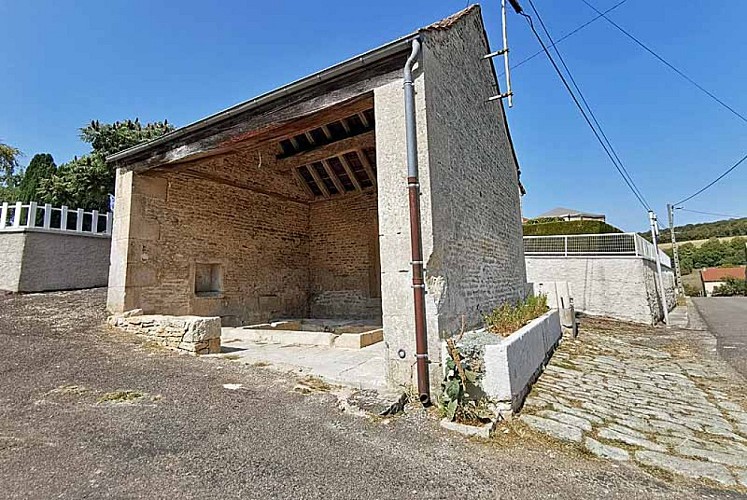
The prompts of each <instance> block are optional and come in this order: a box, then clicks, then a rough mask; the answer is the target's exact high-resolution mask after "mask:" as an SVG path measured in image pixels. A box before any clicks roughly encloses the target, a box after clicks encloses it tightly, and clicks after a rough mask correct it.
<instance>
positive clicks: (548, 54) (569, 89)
mask: <svg viewBox="0 0 747 500" xmlns="http://www.w3.org/2000/svg"><path fill="white" fill-rule="evenodd" d="M519 14H521V15H522V16H524V18H526V20H527V23H529V27H530V29H531V30H532V33H534V36H535V37H536V38H537V41H538V42H539V43H540V45H541V46H542V50H543V51H544V53H545V54H546V55H547V58H548V59H549V60H550V63H551V64H552V66H553V68H554V69H555V72H556V73H557V74H558V77H560V80H561V81H562V82H563V85H564V86H565V88H566V90H567V91H568V93H569V94H570V96H571V99H573V102H574V103H575V105H576V107H577V108H578V110H579V111H580V112H581V116H583V118H584V120H585V121H586V124H587V125H588V126H589V128H591V131H592V132H593V133H594V136H595V137H596V139H597V141H599V144H600V145H601V146H602V149H604V152H605V153H607V156H608V157H609V159H610V161H611V162H612V165H614V167H615V169H617V171H618V173H619V174H620V176H621V177H622V178H623V181H625V184H627V185H628V188H630V190H631V191H632V192H633V194H634V195H635V197H636V198H637V199H638V201H639V202H640V203H641V205H642V206H643V207H644V208H645V209H646V210H647V211H648V210H649V206H648V204H647V203H646V202H645V201H644V200H643V198H642V197H641V196H640V195H639V194H638V191H637V189H636V188H635V187H634V186H633V184H632V183H631V181H630V180H628V178H627V177H626V176H625V174H624V173H623V170H622V169H621V168H620V166H619V165H618V164H617V162H616V161H615V158H614V156H613V155H612V153H611V152H610V151H609V149H608V148H607V145H606V144H605V143H604V141H603V140H602V137H601V136H600V135H599V132H597V129H596V128H595V127H594V124H593V123H592V122H591V120H590V119H589V117H588V115H587V114H586V111H585V110H584V108H583V106H581V103H580V102H579V101H578V98H577V97H576V95H575V94H574V93H573V90H572V89H571V87H570V85H569V84H568V81H567V80H566V79H565V76H564V75H563V72H562V71H561V70H560V68H559V67H558V64H557V63H556V62H555V60H554V59H553V57H552V54H550V51H549V50H548V48H547V45H545V42H544V41H543V40H542V37H541V36H540V34H539V33H538V32H537V29H536V28H535V27H534V22H533V21H532V17H531V16H530V15H528V14H526V13H525V12H519ZM535 14H537V11H536V9H535ZM537 17H538V18H539V15H538V14H537Z"/></svg>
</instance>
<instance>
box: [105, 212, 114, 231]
mask: <svg viewBox="0 0 747 500" xmlns="http://www.w3.org/2000/svg"><path fill="white" fill-rule="evenodd" d="M112 222H113V219H112V213H111V212H108V213H107V214H106V234H112Z"/></svg>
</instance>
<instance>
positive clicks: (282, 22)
mask: <svg viewBox="0 0 747 500" xmlns="http://www.w3.org/2000/svg"><path fill="white" fill-rule="evenodd" d="M590 1H591V2H592V3H593V4H594V5H596V6H597V8H599V9H600V10H602V9H606V8H608V7H611V6H612V5H614V4H615V3H617V1H619V0H590ZM522 3H523V4H527V3H528V1H527V0H523V1H522ZM535 4H536V5H537V7H538V8H539V9H540V13H541V14H542V15H543V18H544V20H545V22H546V23H547V24H548V26H549V28H550V31H551V33H552V34H553V35H554V36H555V38H559V37H560V36H562V35H563V34H565V33H566V32H568V31H570V30H572V29H574V28H576V27H577V26H578V25H580V24H582V23H584V22H586V21H587V20H589V19H591V18H593V17H594V16H595V14H594V12H593V11H591V10H590V9H589V8H588V7H587V6H585V5H584V4H583V2H582V1H581V0H565V1H563V2H558V1H556V0H535ZM466 5H467V3H465V2H464V1H456V0H454V1H450V0H440V1H439V0H413V1H409V2H402V1H392V0H377V1H376V2H350V1H342V0H333V1H317V2H301V1H278V0H275V1H273V2H241V1H222V2H205V1H200V2H198V1H193V0H183V1H180V2H176V1H173V2H165V1H148V2H146V1H129V2H125V1H119V0H114V1H107V2H101V1H95V2H94V1H76V2H59V1H57V2H53V1H35V0H28V1H24V2H20V1H7V0H0V19H2V20H3V23H2V24H3V32H2V34H1V35H0V36H1V37H2V38H3V40H2V42H0V43H1V44H2V49H0V68H2V69H3V74H2V76H0V140H2V141H3V142H7V143H9V144H13V145H15V146H17V147H19V148H20V149H21V150H23V151H24V152H25V153H26V158H25V161H28V160H29V159H30V157H31V156H33V154H35V153H40V152H50V153H52V154H53V155H54V157H55V160H56V161H57V162H58V163H62V162H64V161H67V160H69V159H71V158H72V157H73V156H74V155H76V154H77V155H80V154H83V153H85V152H86V151H87V146H86V145H85V144H83V143H82V142H80V140H79V139H78V137H77V134H78V132H77V129H78V128H79V127H81V126H83V125H85V124H86V123H87V122H89V121H90V120H91V119H98V120H100V121H107V122H108V121H114V120H118V119H125V118H135V117H139V118H140V120H141V121H143V122H147V121H153V120H160V119H164V118H168V120H169V121H171V122H173V123H174V124H176V125H185V124H187V123H190V122H192V121H194V120H197V119H199V118H202V117H204V116H206V115H209V114H212V113H214V112H216V111H219V110H221V109H224V108H226V107H228V106H230V105H232V104H235V103H237V102H240V101H243V100H246V99H248V98H250V97H253V96H255V95H257V94H259V93H262V92H264V91H267V90H270V89H272V88H275V87H277V86H280V85H283V84H284V83H287V82H289V81H291V80H294V79H296V78H299V77H302V76H304V75H306V74H308V73H311V72H313V71H316V70H319V69H321V68H324V67H326V66H329V65H331V64H334V63H336V62H339V61H340V60H342V59H344V58H347V57H350V56H352V55H355V54H357V53H360V52H363V51H365V50H368V49H370V48H373V47H376V46H378V45H380V44H382V43H385V42H387V41H389V40H391V39H393V38H396V37H398V36H401V35H404V34H406V33H409V32H411V31H413V30H414V29H415V28H417V27H419V26H423V25H425V24H428V23H430V22H432V21H435V20H437V19H440V18H442V17H445V16H446V15H448V14H450V13H452V12H454V11H456V10H459V9H461V8H463V7H465V6H466ZM499 5H500V4H499V2H498V1H497V0H493V1H488V2H486V3H484V4H483V14H484V16H485V18H486V23H487V27H488V32H489V35H490V37H491V43H492V44H493V46H494V47H497V46H498V45H499V43H500V25H499V20H500V16H499ZM525 7H526V8H527V9H528V5H525ZM610 16H611V17H613V18H614V19H615V21H616V22H618V23H619V24H621V25H622V26H624V27H625V28H627V29H628V30H629V31H631V32H632V33H633V34H635V35H636V36H638V37H639V38H641V39H642V40H644V41H645V42H646V43H648V44H649V45H650V46H652V47H653V48H654V49H655V50H657V51H658V52H659V53H660V54H662V55H663V56H664V57H665V58H667V59H668V60H670V61H671V62H672V63H674V64H675V65H677V66H679V67H680V68H681V69H682V70H684V71H685V72H686V73H688V74H689V75H690V76H691V77H693V78H694V79H696V80H697V81H699V82H700V83H701V84H702V85H703V86H705V87H706V88H708V89H710V90H711V91H713V92H715V93H716V94H717V95H719V96H720V97H721V98H723V99H724V100H725V101H727V102H728V103H729V104H730V105H732V106H733V107H734V108H736V109H737V110H739V111H741V112H742V113H743V114H744V113H747V92H745V88H747V87H745V81H747V58H745V57H744V56H743V53H742V52H743V49H744V46H745V36H746V35H745V30H744V25H743V23H744V19H746V18H747V2H708V3H704V2H703V1H702V0H697V1H696V0H660V1H658V2H650V1H645V0H627V2H626V3H624V4H623V5H622V6H620V7H619V8H618V9H616V10H615V11H613V13H611V14H610ZM509 37H510V43H511V49H512V51H511V56H512V60H513V61H514V62H518V61H520V60H521V59H523V58H524V57H526V56H528V55H531V54H532V53H534V52H535V51H536V50H537V49H538V45H537V42H536V40H535V39H534V38H533V36H532V35H531V33H530V32H529V30H528V28H527V26H526V24H525V22H524V21H523V19H521V18H519V17H518V16H516V15H514V14H511V15H510V17H509ZM559 47H560V49H561V51H562V53H563V55H564V57H565V58H566V61H567V63H568V64H569V66H570V68H571V69H572V70H573V72H574V76H575V78H576V80H577V82H578V83H579V85H580V86H581V88H582V90H583V91H584V93H585V95H586V97H587V99H588V100H589V102H590V103H591V105H592V106H593V108H594V111H595V113H596V115H597V117H598V118H599V119H600V121H601V122H602V124H603V126H604V127H605V131H606V133H607V135H608V136H609V137H610V139H611V140H612V142H613V144H614V145H615V148H616V149H617V151H618V153H619V154H620V156H621V157H622V159H623V160H624V162H625V165H626V167H627V169H628V170H629V171H630V172H631V174H632V175H633V177H634V179H635V180H636V182H637V183H638V185H639V187H640V189H641V190H642V192H643V193H644V195H645V196H646V198H647V199H648V200H649V202H650V203H651V205H653V206H654V208H655V210H656V211H657V212H659V213H660V219H662V220H664V219H665V214H664V207H665V204H666V203H667V202H670V201H677V200H679V199H681V198H684V197H685V196H688V195H689V194H691V193H692V192H694V191H695V190H697V189H698V188H700V187H701V186H702V185H704V184H706V183H707V182H708V181H710V180H711V179H713V178H714V177H715V176H716V175H718V174H719V173H720V172H721V171H723V170H725V169H726V168H727V167H728V166H730V165H731V164H733V163H734V162H736V161H737V160H738V159H739V158H741V157H742V156H744V154H745V153H747V124H746V123H744V122H742V121H740V120H739V119H738V118H736V117H734V116H733V115H731V114H730V113H728V112H727V111H725V110H723V109H722V108H720V107H719V106H718V105H716V104H715V103H714V102H713V101H711V100H709V99H708V98H707V97H706V96H704V95H703V94H701V93H699V92H698V91H697V90H695V89H694V88H693V87H691V86H690V85H689V84H688V83H687V82H685V81H684V80H682V79H681V78H679V77H678V76H677V75H675V74H674V73H672V72H671V71H670V70H668V69H667V68H665V67H664V66H663V65H661V63H659V62H658V61H656V60H655V59H653V58H652V57H651V56H650V55H649V54H646V53H645V52H643V51H642V50H641V49H640V48H639V47H637V46H635V45H633V44H632V43H631V42H630V41H629V40H628V39H626V38H625V37H624V36H623V35H621V34H620V33H619V32H618V31H616V30H615V29H614V28H613V27H611V26H610V25H608V24H607V23H606V22H605V21H604V20H599V21H597V22H595V23H593V24H592V25H590V26H589V27H587V28H585V29H584V30H582V31H581V32H579V33H577V34H576V35H574V36H573V37H571V38H569V39H568V40H566V41H564V42H562V43H561V44H560V45H559ZM512 79H513V87H514V92H515V95H516V97H515V105H514V108H513V109H510V110H508V118H509V125H510V127H511V132H512V136H513V139H514V143H515V145H516V149H517V154H518V157H519V162H520V164H521V169H522V180H523V182H524V184H525V185H526V187H527V190H528V192H529V194H528V195H527V196H526V197H525V198H524V212H525V214H526V215H528V216H532V215H536V214H538V213H540V212H543V211H545V210H548V209H550V208H553V207H555V206H557V205H561V206H569V207H573V208H579V209H582V210H587V211H591V212H602V213H606V214H607V215H608V218H609V220H610V221H611V222H612V223H614V224H617V225H618V226H620V227H622V228H623V229H626V230H642V229H645V228H646V225H647V222H646V214H645V212H644V211H643V209H642V208H641V207H640V206H639V205H638V203H637V201H636V200H635V199H634V197H633V195H632V194H631V193H630V192H629V191H628V190H627V188H626V187H625V185H624V184H623V182H622V180H621V179H620V178H619V177H618V174H617V172H616V171H615V170H614V169H613V167H612V165H611V164H610V162H609V160H608V159H607V157H606V155H605V154H604V152H603V150H602V149H601V148H600V146H599V145H598V144H597V143H596V141H595V139H594V137H593V136H592V134H591V131H590V130H589V129H588V128H587V126H586V124H585V123H584V122H583V121H582V118H581V117H580V115H579V114H578V112H577V110H576V109H575V108H574V106H573V104H572V102H571V101H570V99H569V97H568V96H567V94H566V93H565V90H564V89H563V87H562V86H561V84H560V82H559V80H558V79H557V76H556V75H555V74H554V72H553V70H552V68H551V66H550V65H549V63H548V62H547V60H546V59H545V58H544V57H537V58H535V59H534V60H532V61H530V62H528V63H526V64H524V65H522V66H521V67H519V68H517V69H516V70H514V71H513V72H512ZM746 190H747V165H744V166H742V167H740V168H738V169H737V170H735V171H734V172H733V173H732V174H731V175H730V176H729V177H727V178H726V179H724V181H722V182H721V183H719V184H717V185H716V186H714V187H713V188H711V190H709V191H707V192H706V193H704V194H703V195H701V196H699V197H697V198H695V199H694V200H692V201H691V202H689V203H688V204H687V207H688V208H690V209H693V210H700V211H707V212H719V213H725V214H734V215H741V216H746V215H747V201H745V200H747V196H745V192H746ZM718 218H719V217H712V216H702V215H697V214H693V213H684V212H679V213H678V222H681V223H687V222H700V221H707V220H713V219H718Z"/></svg>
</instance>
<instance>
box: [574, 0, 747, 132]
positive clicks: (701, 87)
mask: <svg viewBox="0 0 747 500" xmlns="http://www.w3.org/2000/svg"><path fill="white" fill-rule="evenodd" d="M581 1H582V2H584V3H585V4H586V5H587V6H588V7H589V8H590V9H592V10H593V11H594V12H596V13H597V14H599V15H600V16H601V17H603V18H604V19H605V20H606V21H607V22H608V23H610V24H611V25H612V26H614V27H615V28H617V29H618V30H619V31H620V32H621V33H623V34H624V35H625V36H627V37H628V38H630V39H631V40H633V41H634V42H635V43H636V44H638V45H639V46H640V47H642V48H643V50H645V51H646V52H648V53H649V54H651V55H652V56H654V57H655V58H656V59H658V60H659V61H660V62H661V63H663V64H664V65H665V66H667V67H668V68H669V69H671V70H672V71H674V72H675V73H677V74H678V75H680V76H681V77H682V78H684V79H685V80H687V81H688V82H689V83H690V84H692V85H694V86H695V87H696V88H697V89H698V90H700V91H701V92H703V93H704V94H706V95H707V96H708V97H710V98H711V99H713V100H714V101H716V102H717V103H719V104H720V105H721V106H723V107H724V108H726V109H727V110H729V111H731V112H732V113H733V114H734V115H736V116H737V117H739V118H740V119H741V120H742V121H743V122H745V123H747V117H745V116H744V115H743V114H741V113H740V112H738V111H737V110H735V109H734V108H732V107H731V106H729V105H728V104H726V103H725V102H724V101H722V100H721V99H719V98H718V97H717V96H716V95H715V94H714V93H713V92H711V91H709V90H707V89H706V88H705V87H703V86H702V85H700V84H699V83H698V82H696V81H695V80H693V79H692V78H690V77H689V76H687V75H686V74H685V73H684V72H683V71H681V70H679V69H678V68H677V67H675V66H674V65H673V64H671V63H670V62H668V61H667V60H666V59H664V58H663V57H662V56H660V55H659V54H657V53H656V52H655V51H654V50H653V49H651V48H650V47H649V46H647V45H646V44H645V43H643V42H642V41H641V40H639V39H638V38H636V37H635V36H633V35H631V34H630V33H629V32H628V31H626V30H625V28H623V27H622V26H620V25H619V24H617V23H616V22H615V21H613V20H612V19H610V18H609V17H607V15H606V13H603V12H600V11H599V10H598V9H597V8H596V7H594V6H593V5H592V4H590V3H589V2H588V1H587V0H581Z"/></svg>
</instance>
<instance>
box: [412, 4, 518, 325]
mask: <svg viewBox="0 0 747 500" xmlns="http://www.w3.org/2000/svg"><path fill="white" fill-rule="evenodd" d="M483 35H484V26H483V23H482V17H481V15H480V10H479V8H478V9H473V10H472V11H471V12H470V13H469V14H468V15H467V16H465V17H464V18H463V19H462V20H460V21H459V22H458V23H457V24H456V25H454V26H453V27H452V28H451V29H450V30H448V31H441V30H431V31H428V32H426V33H425V34H424V36H423V66H424V72H425V103H426V110H425V111H426V114H427V129H428V130H427V132H428V152H429V166H430V172H431V175H430V190H431V203H432V207H433V208H432V221H431V224H432V226H433V253H432V254H431V255H430V256H429V259H428V261H427V263H426V268H427V270H428V282H429V293H431V294H432V296H433V300H434V301H435V302H436V304H437V308H438V316H439V320H438V325H439V332H441V333H443V332H446V333H449V334H451V333H454V332H456V331H457V330H458V329H459V327H460V326H461V321H462V318H464V319H465V320H466V322H467V324H468V326H476V325H479V324H481V323H482V319H483V317H484V316H485V315H486V314H487V313H489V312H490V311H491V310H492V309H493V308H495V307H496V306H497V305H499V304H501V303H503V302H506V301H514V300H516V299H519V298H522V297H523V296H524V295H525V293H526V281H527V280H526V273H525V269H524V243H523V234H522V227H521V213H520V199H519V198H520V194H519V179H518V172H517V169H518V166H517V163H516V159H515V157H514V152H513V148H512V145H511V142H510V137H509V132H508V128H507V126H506V120H505V117H504V114H503V108H502V105H501V101H492V102H489V101H488V98H489V97H491V96H493V95H495V94H498V93H500V90H499V89H498V88H497V86H496V83H497V82H496V79H495V73H494V72H493V71H492V66H491V62H490V60H486V59H484V56H485V54H487V53H489V52H490V47H489V46H488V45H487V41H486V39H485V37H484V36H483Z"/></svg>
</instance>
